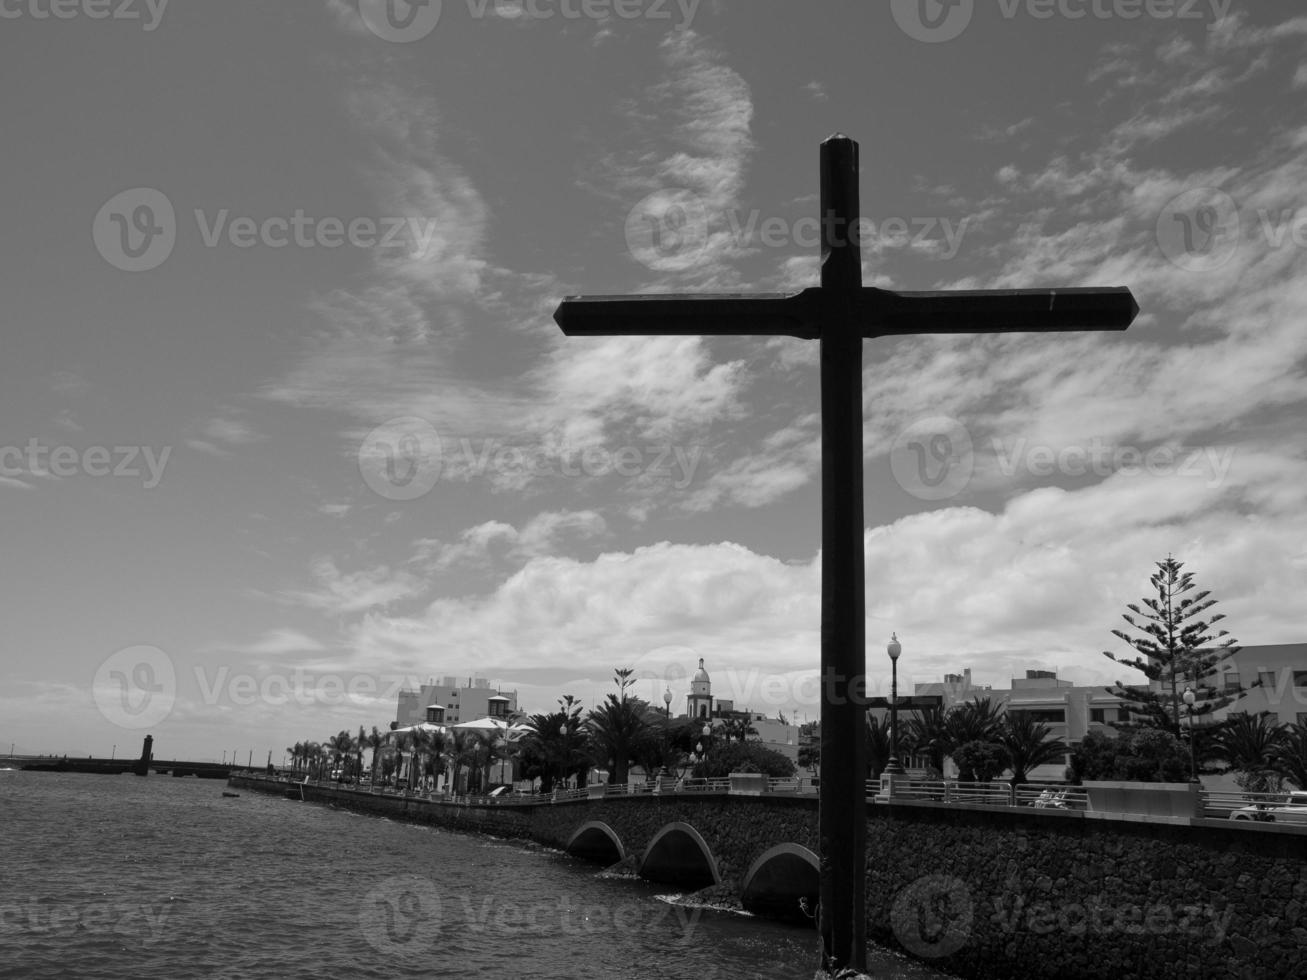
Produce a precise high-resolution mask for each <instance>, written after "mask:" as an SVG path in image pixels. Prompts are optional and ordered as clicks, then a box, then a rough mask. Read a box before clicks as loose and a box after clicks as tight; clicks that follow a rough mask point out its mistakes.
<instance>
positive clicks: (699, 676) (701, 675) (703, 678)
mask: <svg viewBox="0 0 1307 980" xmlns="http://www.w3.org/2000/svg"><path fill="white" fill-rule="evenodd" d="M694 682H695V683H696V684H707V683H708V671H706V670H704V669H703V657H700V658H699V670H698V671H697V672H696V673H695V675H694Z"/></svg>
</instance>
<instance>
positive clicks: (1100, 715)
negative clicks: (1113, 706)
mask: <svg viewBox="0 0 1307 980" xmlns="http://www.w3.org/2000/svg"><path fill="white" fill-rule="evenodd" d="M1106 714H1107V712H1105V711H1104V710H1103V709H1102V708H1090V709H1089V720H1090V721H1096V722H1098V723H1099V724H1100V725H1103V724H1106V722H1107V718H1106Z"/></svg>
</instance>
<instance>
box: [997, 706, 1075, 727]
mask: <svg viewBox="0 0 1307 980" xmlns="http://www.w3.org/2000/svg"><path fill="white" fill-rule="evenodd" d="M1008 714H1010V715H1024V716H1026V717H1028V718H1030V720H1031V721H1042V722H1043V723H1044V724H1046V725H1047V724H1052V725H1061V724H1063V723H1065V722H1066V710H1065V709H1064V708H1020V709H1014V710H1009V711H1008Z"/></svg>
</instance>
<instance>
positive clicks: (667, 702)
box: [663, 687, 672, 718]
mask: <svg viewBox="0 0 1307 980" xmlns="http://www.w3.org/2000/svg"><path fill="white" fill-rule="evenodd" d="M663 705H664V706H665V707H666V709H667V717H668V718H670V717H672V689H671V688H670V687H669V688H667V689H666V690H665V691H663Z"/></svg>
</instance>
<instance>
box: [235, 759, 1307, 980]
mask: <svg viewBox="0 0 1307 980" xmlns="http://www.w3.org/2000/svg"><path fill="white" fill-rule="evenodd" d="M232 784H233V785H235V786H242V787H245V788H248V789H251V790H265V791H271V792H275V793H277V794H281V793H283V792H284V791H285V790H286V789H287V788H292V789H296V790H297V789H298V787H288V785H287V784H285V783H277V784H268V783H266V782H264V781H261V780H246V779H244V778H242V777H233V778H232ZM303 792H304V798H305V799H307V800H310V801H313V802H322V803H331V804H334V805H337V806H342V807H348V808H349V809H353V810H357V811H360V812H365V813H377V814H382V815H385V816H388V817H391V818H393V819H408V820H413V821H415V822H419V823H431V824H437V825H440V826H444V827H450V828H453V829H458V830H464V831H469V832H474V833H487V834H493V835H495V836H499V837H514V838H520V839H526V840H532V841H536V842H538V843H541V844H544V845H547V846H551V847H557V848H560V849H562V848H565V847H566V846H567V844H568V842H569V841H570V840H571V839H572V836H573V834H575V833H576V832H577V830H578V829H579V828H581V827H582V826H584V825H586V824H592V823H594V824H602V825H603V826H604V827H605V828H606V829H607V830H611V831H612V833H613V834H614V835H615V836H616V837H617V838H618V839H620V842H621V844H622V847H623V849H624V850H625V853H626V854H628V855H637V857H638V856H640V855H643V854H644V852H645V851H646V849H647V848H648V846H649V844H650V842H651V841H653V840H654V839H655V838H656V837H657V836H658V834H659V832H660V831H661V830H663V829H665V828H667V827H669V826H670V825H677V826H689V827H692V828H693V829H694V831H696V832H697V834H698V836H699V838H701V839H702V841H703V844H704V845H706V847H707V849H708V852H709V853H710V855H711V860H712V862H713V863H714V866H715V869H716V872H717V875H718V876H719V878H720V880H721V881H722V883H723V886H724V887H725V888H727V889H737V890H738V889H739V888H741V887H742V885H743V879H744V878H745V876H746V875H747V873H748V871H749V869H750V868H751V866H753V865H754V863H755V862H757V861H758V860H759V858H760V857H761V856H763V855H764V854H766V853H767V852H768V851H769V850H770V849H772V848H773V847H774V846H775V845H778V844H793V845H800V846H801V848H806V849H807V850H810V851H814V852H815V851H818V850H819V847H818V841H817V808H816V801H815V800H813V799H812V798H803V797H781V796H777V797H766V796H764V797H744V796H727V795H718V796H703V797H689V796H669V797H650V796H641V797H613V798H608V799H599V800H577V801H570V802H560V803H552V804H551V803H544V804H540V805H536V806H524V807H518V806H468V805H455V804H449V803H440V802H427V801H421V800H416V799H405V798H403V797H395V796H372V795H369V794H367V793H356V792H350V791H340V790H335V789H332V788H328V787H321V788H319V787H314V786H306V787H304V789H303ZM791 867H794V866H793V865H791ZM799 870H803V869H802V867H801V866H800V868H799ZM866 874H867V920H868V921H867V931H868V938H869V939H871V940H873V941H875V942H877V943H879V944H880V945H883V946H887V947H889V948H892V949H894V948H897V949H903V950H905V951H906V952H908V953H910V954H912V955H914V956H916V957H918V958H920V959H922V960H923V961H925V962H928V963H930V964H931V965H932V966H936V967H938V968H940V969H943V970H946V971H948V972H950V973H954V974H957V975H958V976H962V977H975V978H1024V977H1057V978H1059V980H1079V978H1085V980H1091V978H1093V980H1096V978H1100V977H1111V978H1113V980H1129V978H1139V980H1154V978H1186V980H1188V978H1193V977H1203V978H1213V977H1222V978H1226V977H1228V978H1237V980H1260V978H1276V980H1279V978H1307V914H1305V909H1307V828H1292V827H1271V826H1264V825H1254V826H1247V825H1240V826H1234V825H1232V824H1231V823H1230V822H1229V821H1222V820H1194V821H1189V820H1176V819H1173V820H1163V819H1158V818H1149V819H1138V818H1136V819H1130V818H1124V817H1120V816H1116V815H1108V814H1095V813H1078V812H1072V811H1057V810H1033V809H1029V808H1026V809H1020V808H1006V807H979V806H975V807H968V806H960V805H945V804H930V803H921V802H906V801H905V802H894V803H892V804H883V803H881V804H877V805H874V806H871V807H869V808H868V825H867V856H866Z"/></svg>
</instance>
